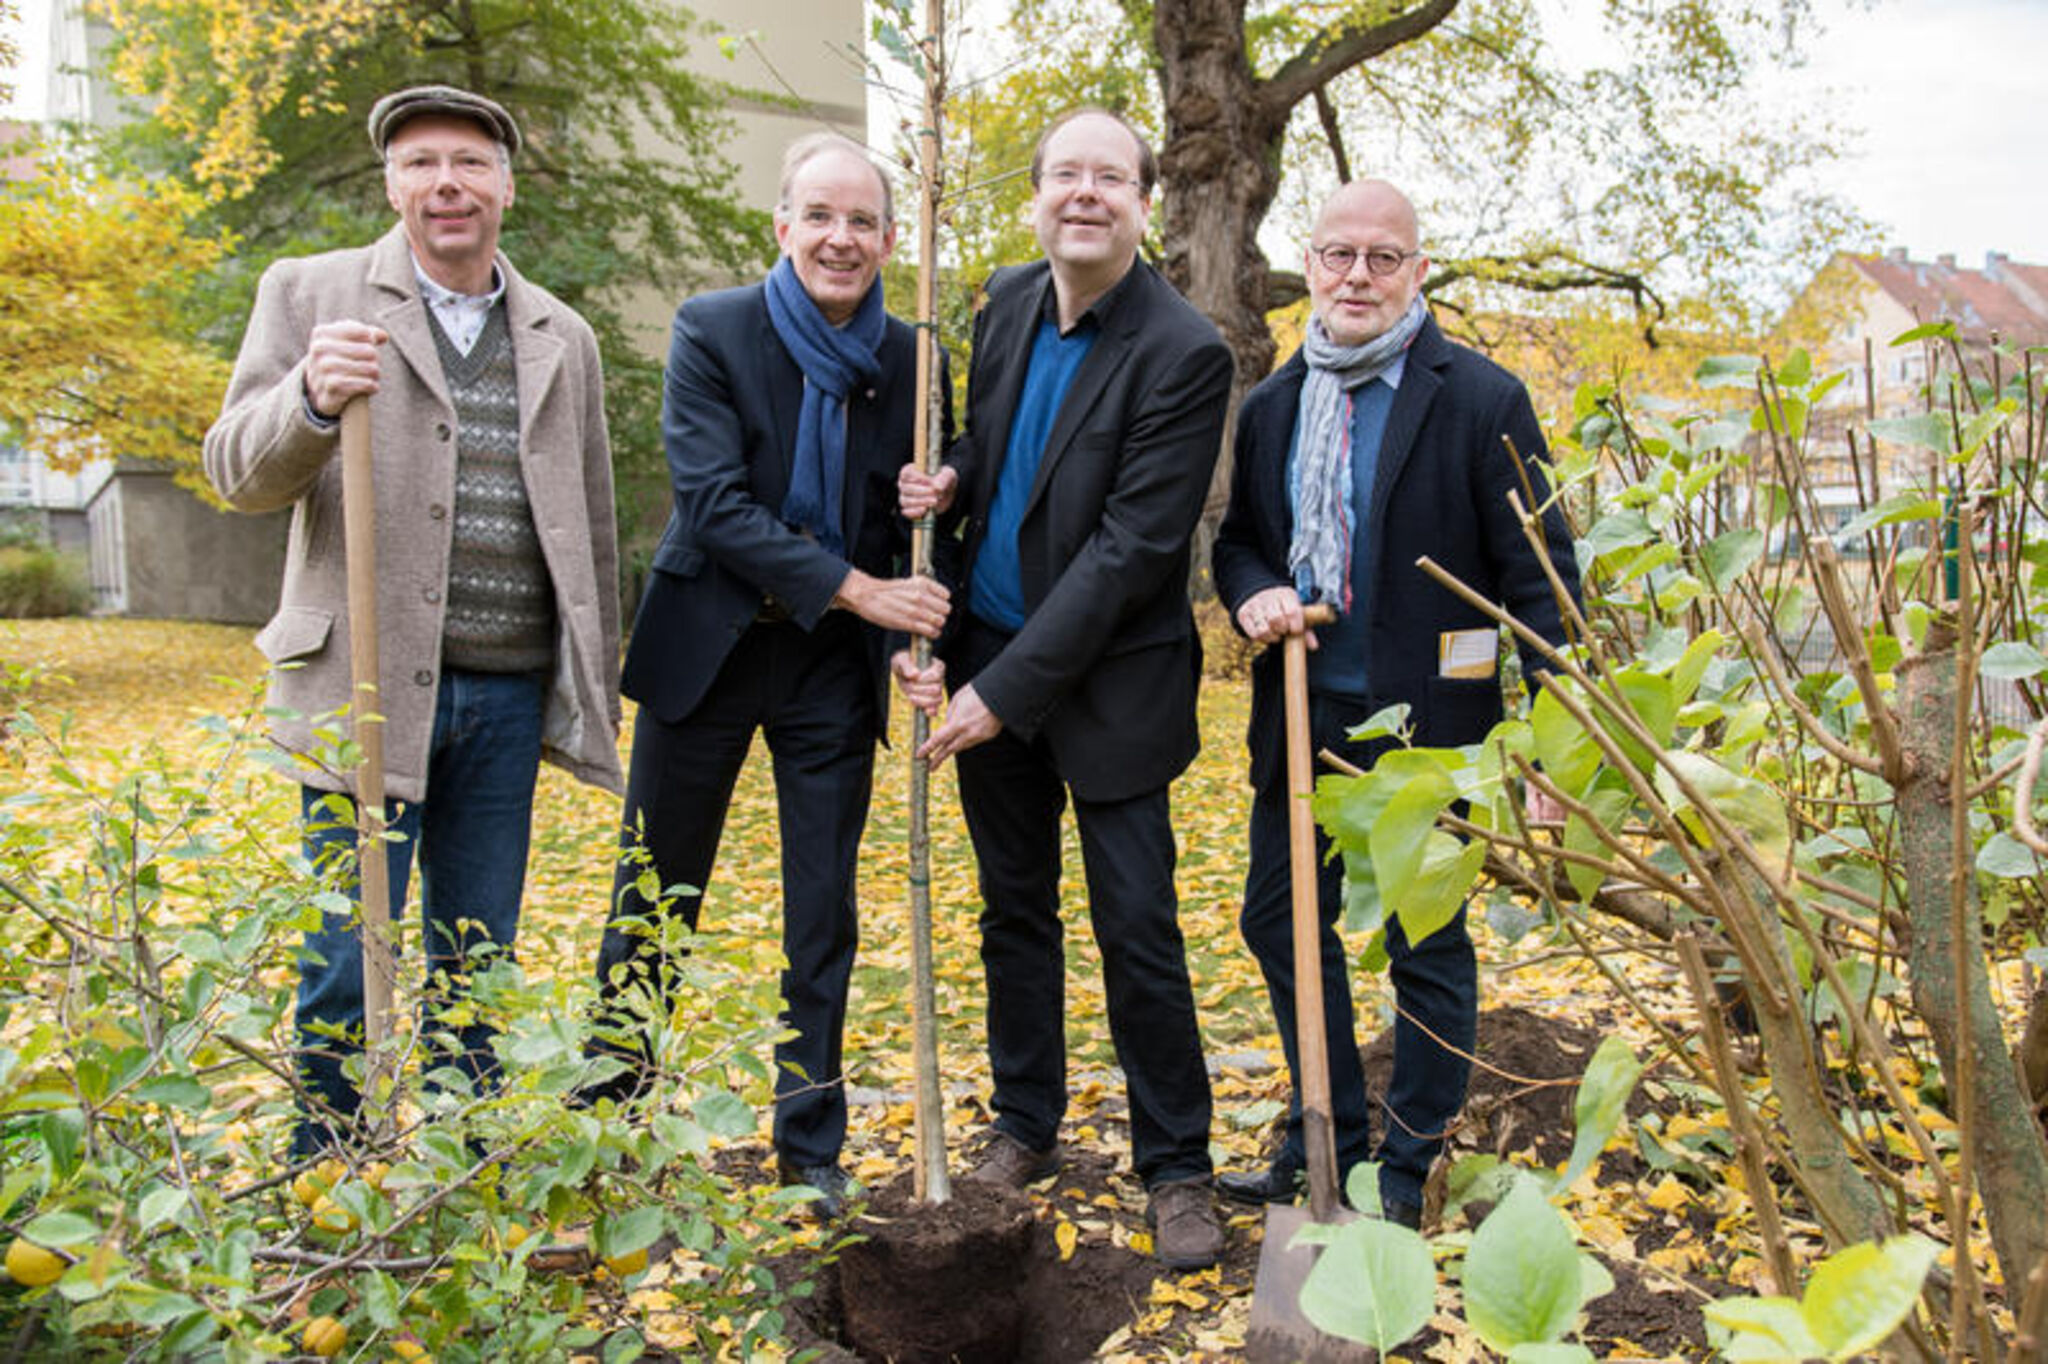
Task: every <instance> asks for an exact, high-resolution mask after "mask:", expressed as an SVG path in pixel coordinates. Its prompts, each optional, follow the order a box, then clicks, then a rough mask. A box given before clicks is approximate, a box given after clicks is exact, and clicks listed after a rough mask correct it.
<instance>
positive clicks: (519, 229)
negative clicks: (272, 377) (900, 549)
mask: <svg viewBox="0 0 2048 1364" xmlns="http://www.w3.org/2000/svg"><path fill="white" fill-rule="evenodd" d="M96 8H97V10H98V12H99V13H101V14H102V15H104V16H105V18H106V19H107V20H108V22H109V23H110V24H111V25H112V27H113V28H114V30H115V33H116V35H117V41H116V44H115V47H114V52H113V75H114V77H115V79H116V80H117V81H118V83H119V84H120V86H121V87H122V88H123V89H124V90H125V91H127V92H128V93H129V94H131V95H133V96H136V97H138V98H139V99H141V100H144V101H147V106H148V109H149V117H148V118H147V119H143V120H140V121H138V122H137V123H136V124H134V125H132V126H131V128H130V129H128V130H127V131H126V132H124V134H122V135H121V137H120V139H119V141H118V143H117V144H116V148H115V150H116V151H117V153H118V154H120V155H122V156H124V157H126V158H128V159H129V160H130V161H131V162H132V163H133V164H136V165H140V166H145V167H150V168H154V169H157V170H160V171H164V172H167V173H169V174H170V175H172V176H174V177H175V178H177V179H179V180H182V181H184V182H186V183H189V184H191V185H193V186H194V187H196V188H197V189H198V190H200V191H201V192H202V193H204V195H205V196H206V198H207V204H208V206H207V209H206V212H205V214H204V216H203V219H202V221H203V223H204V224H205V225H206V226H208V227H211V228H219V229H225V230H227V231H229V232H231V233H233V235H234V237H235V239H236V242H237V250H236V253H235V255H234V256H233V258H232V259H230V260H228V261H227V262H225V263H224V265H223V268H222V269H221V270H220V271H219V273H218V274H217V276H216V278H215V287H214V289H213V290H212V292H211V295H210V298H209V303H210V308H209V310H208V317H207V318H206V323H205V334H206V335H207V336H208V337H209V338H210V339H212V340H214V341H215V342H217V343H218V344H219V345H220V346H222V347H223V348H224V349H231V348H232V347H233V346H234V345H235V344H236V343H237V341H238V338H239V335H240V329H241V327H242V324H243V320H244V319H245V318H246V316H247V313H248V306H249V301H250V299H251V297H252V295H253V293H254V289H255V282H256V278H257V276H258V275H259V274H260V273H261V272H262V270H263V268H264V267H265V266H267V265H268V264H269V263H270V262H271V261H273V260H275V259H277V258H278V257H280V256H284V255H300V254H305V253H307V252H312V251H318V250H324V249H327V248H330V247H335V246H343V245H357V244H360V243H363V242H366V241H369V240H371V239H373V238H374V237H375V236H377V235H378V234H379V233H381V232H382V231H383V230H384V229H385V228H386V227H387V226H389V223H390V217H391V215H390V210H389V208H388V206H387V205H386V203H385V200H384V187H383V177H382V172H381V168H380V166H379V165H378V162H377V159H376V156H375V154H374V152H373V150H372V149H371V147H370V145H369V141H368V139H367V137H366V136H365V135H364V132H363V125H364V119H365V118H366V116H367V114H368V112H369V108H370V106H371V105H372V104H373V103H374V102H375V101H376V99H377V98H378V97H379V96H380V95H382V94H384V93H385V92H387V91H390V90H394V89H398V88H400V87H402V86H406V85H415V84H421V83H424V82H429V81H447V82H449V83H452V84H457V85H462V86H465V87H467V88H469V89H472V90H477V91H480V92H482V93H484V94H488V95H490V96H492V97H493V98H495V99H498V100H500V101H502V102H503V103H504V104H505V105H506V106H507V107H508V108H510V109H512V110H513V111H514V112H515V114H516V115H517V116H518V118H519V120H520V124H521V127H522V130H523V131H524V133H525V134H526V146H525V148H524V149H523V150H522V152H521V153H520V157H519V161H518V164H517V171H518V177H519V179H518V188H519V201H518V205H517V207H516V208H515V209H514V210H513V211H512V212H511V213H509V214H507V215H506V222H505V236H504V243H505V251H506V254H507V255H508V256H510V257H511V258H512V259H513V260H515V261H516V262H518V264H519V268H520V269H521V271H522V272H524V273H526V274H528V275H529V276H531V277H532V278H534V279H535V280H537V281H539V282H541V283H542V284H545V285H546V286H547V287H548V288H549V289H551V290H553V291H554V292H555V293H557V294H559V295H560V296H561V297H562V298H563V299H564V300H565V301H566V302H568V303H569V304H570V305H571V306H572V307H574V308H576V309H577V311H579V312H580V313H582V314H583V315H584V317H586V318H588V319H589V320H590V322H591V324H592V326H593V327H594V328H595V329H596V330H597V333H598V338H599V343H600V346H601V348H602V350H603V355H604V363H605V372H606V379H607V383H606V407H607V412H608V415H609V417H610V422H611V432H612V444H613V454H614V461H615V464H616V466H617V470H618V492H619V505H620V508H621V510H622V513H623V516H622V520H623V523H624V528H625V530H626V532H627V538H628V542H629V546H630V544H631V543H632V541H633V539H634V535H633V532H634V530H635V529H636V528H638V529H640V530H641V531H643V532H644V533H645V534H646V535H648V536H651V534H652V533H653V531H654V530H658V528H659V524H658V522H656V523H655V524H654V525H653V526H652V527H651V528H649V527H647V526H645V525H644V524H643V523H644V522H645V521H646V512H647V509H648V508H649V507H655V508H660V507H665V506H666V498H665V495H664V489H665V487H666V476H665V470H664V467H663V464H662V459H661V452H660V443H659V435H658V428H659V423H658V419H657V417H658V412H659V406H660V379H661V374H660V366H659V364H658V363H656V362H653V361H650V360H648V359H647V358H646V357H645V355H644V354H643V352H642V345H643V344H644V341H643V340H641V339H639V338H636V337H635V336H634V335H633V334H632V332H631V331H630V329H629V326H628V323H627V319H626V317H625V315H624V312H623V308H624V306H625V303H626V300H627V298H628V296H629V294H631V293H632V292H633V291H636V290H639V289H642V288H652V289H655V290H658V291H659V292H660V293H661V294H662V295H663V296H665V297H678V296H680V295H682V294H683V293H685V292H688V291H689V290H690V289H691V288H693V287H696V286H698V285H700V284H701V283H702V282H703V281H704V276H705V273H706V272H707V271H726V270H740V269H743V268H749V267H752V266H756V265H758V264H760V263H761V261H762V253H763V252H764V251H765V250H766V245H765V244H766V243H767V240H768V233H767V231H766V224H765V222H764V221H763V220H762V218H761V215H759V214H758V213H753V212H749V211H747V210H744V209H742V208H740V207H739V206H738V205H737V204H736V203H735V201H734V198H733V189H732V167H731V166H730V164H729V163H728V162H727V160H726V159H725V156H724V154H723V150H722V147H723V143H724V139H725V137H726V135H727V132H728V129H729V124H728V122H727V120H726V118H725V117H724V115H723V113H722V110H723V108H724V106H725V104H726V102H727V101H728V100H729V98H730V97H731V96H732V95H733V94H734V93H735V92H734V91H733V90H732V89H731V88H730V87H728V86H726V85H724V84H722V83H721V82H719V81H716V80H713V79H709V78H707V77H705V76H702V75H700V74H697V72H696V70H695V69H693V67H692V65H691V56H692V53H693V51H695V50H697V49H699V48H701V47H705V46H706V45H708V44H710V43H711V42H712V41H713V37H712V35H711V33H710V32H709V30H708V29H707V27H706V26H705V25H703V24H702V23H700V22H699V21H697V20H695V19H693V18H692V17H691V16H690V15H689V14H688V13H687V12H685V11H683V10H680V9H678V8H675V7H673V6H671V5H668V4H666V3H663V0H620V2H619V3H613V4H606V5H591V4H575V3H563V2H561V0H552V2H549V3H541V4H525V3H514V0H457V3H443V0H397V2H395V3H394V2H393V0H337V3H333V4H323V5H317V6H302V5H296V4H292V3H289V2H288V0H96ZM649 543H651V541H649Z"/></svg>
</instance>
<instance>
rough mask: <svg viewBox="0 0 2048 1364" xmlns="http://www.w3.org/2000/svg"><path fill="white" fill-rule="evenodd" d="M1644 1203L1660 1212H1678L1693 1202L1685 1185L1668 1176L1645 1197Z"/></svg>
mask: <svg viewBox="0 0 2048 1364" xmlns="http://www.w3.org/2000/svg"><path fill="white" fill-rule="evenodd" d="M1643 1201H1644V1202H1645V1203H1648V1204H1649V1205H1650V1206H1651V1207H1653V1208H1655V1209H1656V1210H1657V1211H1658V1212H1677V1211H1678V1210H1679V1209H1680V1208H1682V1207H1684V1206H1685V1205H1686V1204H1687V1203H1690V1202H1691V1201H1692V1195H1691V1194H1689V1193H1687V1192H1686V1190H1685V1185H1683V1184H1681V1183H1679V1182H1678V1180H1676V1179H1674V1178H1672V1177H1671V1176H1670V1175H1666V1176H1664V1178H1663V1179H1662V1180H1660V1181H1658V1183H1657V1187H1656V1188H1654V1189H1652V1190H1650V1192H1649V1193H1648V1194H1646V1195H1644V1197H1643Z"/></svg>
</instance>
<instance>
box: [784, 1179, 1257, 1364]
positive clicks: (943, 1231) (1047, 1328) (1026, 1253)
mask: <svg viewBox="0 0 2048 1364" xmlns="http://www.w3.org/2000/svg"><path fill="white" fill-rule="evenodd" d="M1068 1149H1069V1153H1070V1154H1069V1159H1068V1162H1067V1165H1066V1168H1065V1169H1063V1170H1062V1171H1061V1172H1060V1176H1059V1178H1058V1179H1057V1180H1055V1181H1053V1182H1052V1183H1051V1184H1050V1185H1048V1186H1045V1192H1044V1193H1040V1194H1031V1195H1026V1194H1015V1193H1010V1192H1008V1191H1004V1190H993V1189H989V1188H987V1187H985V1186H983V1185H979V1184H976V1183H975V1182H974V1181H972V1180H965V1179H961V1178H959V1176H958V1175H957V1174H956V1175H955V1176H954V1179H953V1181H952V1193H953V1197H952V1199H951V1200H950V1201H949V1202H947V1203H946V1204H944V1205H943V1206H941V1207H936V1208H934V1207H927V1206H922V1205H918V1204H916V1203H914V1202H913V1200H912V1197H911V1192H910V1190H911V1176H910V1175H909V1174H908V1173H905V1174H902V1175H898V1176H897V1177H896V1178H895V1179H893V1180H891V1181H890V1182H889V1183H888V1184H886V1185H883V1186H881V1187H880V1188H879V1189H877V1190H876V1191H875V1192H874V1193H873V1194H872V1195H871V1196H870V1199H869V1203H868V1212H867V1215H866V1216H863V1217H861V1218H859V1219H856V1220H855V1221H854V1222H853V1223H852V1224H850V1225H849V1226H848V1228H847V1230H848V1231H849V1232H850V1233H853V1234H855V1235H859V1236H867V1237H878V1238H880V1239H881V1240H882V1242H883V1243H884V1244H883V1245H882V1246H881V1247H879V1248H877V1249H872V1250H871V1249H870V1247H872V1246H874V1242H873V1241H870V1242H868V1243H867V1244H864V1245H860V1246H853V1247H848V1248H847V1249H845V1250H843V1251H842V1252H841V1253H840V1259H839V1263H838V1265H837V1267H836V1268H837V1273H836V1274H835V1273H833V1272H832V1271H831V1270H830V1269H828V1270H827V1271H826V1272H825V1273H824V1274H823V1275H821V1276H819V1277H820V1278H821V1282H820V1284H819V1291H818V1292H817V1293H816V1294H814V1295H813V1296H812V1297H811V1298H810V1299H808V1300H804V1301H802V1302H800V1303H799V1304H798V1306H797V1312H798V1316H797V1318H796V1322H795V1324H796V1326H797V1328H798V1329H797V1330H796V1331H794V1332H793V1333H792V1343H794V1344H795V1345H796V1346H797V1347H798V1348H800V1349H802V1348H811V1349H821V1350H822V1351H823V1354H822V1356H821V1358H822V1359H824V1360H826V1361H835V1362H838V1364H843V1362H844V1361H850V1360H873V1361H878V1362H879V1361H882V1360H894V1361H895V1364H910V1361H913V1360H915V1361H929V1362H930V1364H947V1362H948V1361H950V1360H953V1359H958V1360H960V1361H961V1364H982V1361H990V1362H991V1364H1003V1362H1008V1364H1070V1362H1071V1361H1075V1360H1084V1359H1087V1358H1089V1357H1090V1356H1092V1355H1093V1354H1094V1353H1095V1350H1096V1347H1097V1346H1098V1345H1100V1344H1101V1343H1102V1342H1103V1341H1104V1340H1105V1339H1107V1338H1108V1337H1109V1336H1110V1335H1111V1334H1113V1333H1114V1332H1115V1331H1116V1330H1117V1329H1118V1328H1120V1327H1124V1326H1128V1325H1130V1324H1131V1323H1132V1322H1133V1321H1134V1320H1136V1318H1137V1316H1138V1314H1139V1312H1140V1311H1141V1310H1142V1308H1143V1306H1144V1304H1145V1302H1146V1299H1147V1298H1148V1296H1149V1295H1150V1293H1151V1290H1152V1280H1153V1279H1154V1278H1155V1277H1156V1276H1157V1275H1159V1274H1160V1273H1162V1272H1164V1271H1163V1270H1162V1269H1161V1268H1160V1266H1159V1265H1158V1263H1157V1262H1156V1261H1154V1260H1152V1259H1151V1258H1150V1257H1149V1256H1144V1255H1140V1254H1138V1253H1137V1252H1135V1251H1133V1250H1130V1249H1128V1248H1125V1247H1121V1246H1117V1245H1113V1244H1109V1243H1107V1242H1104V1241H1097V1240H1095V1239H1093V1238H1084V1239H1082V1240H1081V1241H1080V1242H1079V1244H1077V1245H1076V1246H1075V1248H1074V1253H1073V1255H1072V1257H1071V1258H1070V1259H1068V1260H1066V1261H1064V1262H1062V1261H1061V1259H1060V1253H1059V1246H1058V1243H1057V1241H1056V1240H1055V1238H1054V1234H1053V1226H1054V1218H1053V1216H1052V1210H1053V1207H1054V1201H1055V1200H1057V1201H1058V1202H1059V1203H1063V1204H1066V1205H1068V1206H1070V1207H1071V1206H1075V1205H1078V1204H1080V1203H1084V1202H1092V1200H1094V1199H1095V1198H1097V1197H1100V1196H1102V1195H1109V1196H1111V1197H1121V1195H1122V1193H1123V1190H1122V1189H1120V1188H1118V1187H1117V1186H1116V1183H1115V1179H1116V1175H1115V1171H1114V1167H1113V1165H1112V1163H1111V1161H1110V1160H1109V1158H1108V1157H1106V1156H1104V1155H1102V1154H1100V1153H1098V1152H1092V1151H1087V1150H1081V1149H1075V1148H1072V1147H1070V1148H1068ZM1013 1236H1014V1238H1015V1242H1016V1243H1020V1245H1021V1253H1018V1245H1013V1244H1012V1242H1011V1239H1010V1238H1012V1237H1013ZM970 1244H979V1245H989V1244H993V1245H994V1246H995V1247H996V1248H995V1249H994V1250H992V1251H988V1252H986V1253H983V1254H980V1255H979V1257H978V1258H977V1257H975V1256H972V1255H969V1256H963V1255H962V1254H961V1248H962V1247H963V1246H966V1245H970ZM927 1256H928V1257H929V1259H930V1262H931V1264H934V1265H937V1266H940V1267H941V1270H942V1272H941V1273H939V1274H938V1275H936V1276H930V1275H928V1274H927V1271H928V1269H929V1268H930V1265H926V1264H920V1263H917V1262H918V1261H919V1260H920V1259H923V1258H925V1257H927ZM1252 1259H1253V1262H1254V1263H1256V1260H1257V1250H1256V1247H1254V1248H1253V1254H1252ZM777 1269H778V1272H777V1279H778V1280H788V1279H794V1278H796V1277H800V1276H802V1275H803V1274H804V1273H806V1272H809V1273H813V1274H815V1273H816V1266H815V1265H785V1266H778V1267H777ZM898 1273H900V1274H901V1276H902V1277H901V1278H899V1279H897V1280H896V1282H895V1285H894V1288H893V1291H892V1288H891V1285H890V1282H889V1280H890V1278H891V1277H892V1276H894V1275H896V1274H898ZM984 1326H986V1327H989V1328H994V1327H1000V1328H1001V1329H1000V1330H997V1329H983V1327H984ZM949 1346H950V1348H949Z"/></svg>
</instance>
